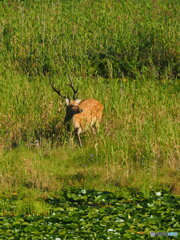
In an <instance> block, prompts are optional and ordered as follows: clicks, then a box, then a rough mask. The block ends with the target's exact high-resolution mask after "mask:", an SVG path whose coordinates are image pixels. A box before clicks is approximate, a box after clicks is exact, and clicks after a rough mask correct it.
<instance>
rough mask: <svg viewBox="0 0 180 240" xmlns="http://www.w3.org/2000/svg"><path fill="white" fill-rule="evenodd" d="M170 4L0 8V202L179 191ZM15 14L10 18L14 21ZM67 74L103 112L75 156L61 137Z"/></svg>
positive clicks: (10, 4)
mask: <svg viewBox="0 0 180 240" xmlns="http://www.w3.org/2000/svg"><path fill="white" fill-rule="evenodd" d="M177 6H178V2H177V1H150V0H148V1H144V0H141V1H133V0H130V1H115V0H112V1H105V0H102V1H90V0H85V1H80V0H79V1H78V0H74V1H55V0H48V1H41V0H39V1H26V0H25V1H10V0H9V1H8V0H4V1H1V3H0V26H1V27H0V36H1V44H0V60H1V66H0V95H1V99H0V164H1V168H0V192H1V193H0V194H2V193H3V192H6V193H7V192H8V191H9V192H11V193H12V192H13V191H15V192H17V193H18V194H19V195H21V194H22V196H23V194H24V195H26V196H28V195H29V194H30V192H31V191H32V192H34V193H33V194H34V196H39V195H43V196H44V195H50V194H51V193H55V192H58V191H59V190H60V189H61V188H64V187H67V186H76V187H77V186H78V187H79V186H81V187H82V186H83V187H87V188H97V189H101V190H104V189H111V190H114V189H117V188H119V187H120V186H127V185H128V186H129V185H130V186H134V187H139V188H142V189H147V188H148V187H151V186H155V185H156V186H157V185H159V184H160V185H168V186H169V187H170V188H172V190H173V191H174V192H175V193H179V185H178V171H179V170H178V167H179V166H178V156H179V150H178V135H179V128H178V108H179V104H178V91H179V88H178V82H177V80H176V79H177V76H178V75H177V74H178V70H177V66H178V63H177V57H178V45H177ZM14 13H16V14H14ZM67 75H71V76H72V77H73V78H74V80H75V82H76V84H79V97H80V98H82V99H84V98H89V97H93V98H96V99H98V100H100V101H101V102H102V103H103V104H104V106H105V110H104V116H103V122H102V124H101V130H100V132H99V133H98V134H97V135H91V134H90V133H86V134H84V136H83V139H82V141H83V148H82V149H80V148H79V147H78V145H77V144H76V142H73V141H71V136H70V135H71V133H70V134H68V133H66V132H65V131H64V128H63V125H62V120H63V117H64V112H65V106H64V102H63V101H62V100H61V99H59V97H58V96H56V94H55V93H54V92H53V91H52V89H51V87H50V85H49V78H51V79H52V80H53V81H54V82H55V84H56V85H57V87H58V86H59V87H60V88H61V90H62V91H63V92H67V91H69V90H68V89H67V86H66V82H67Z"/></svg>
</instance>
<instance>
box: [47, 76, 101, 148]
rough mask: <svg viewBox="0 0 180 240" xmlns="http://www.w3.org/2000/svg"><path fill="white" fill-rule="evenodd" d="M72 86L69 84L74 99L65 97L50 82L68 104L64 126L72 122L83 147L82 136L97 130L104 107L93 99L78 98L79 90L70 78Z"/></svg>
mask: <svg viewBox="0 0 180 240" xmlns="http://www.w3.org/2000/svg"><path fill="white" fill-rule="evenodd" d="M69 80H70V84H67V85H68V86H69V87H70V88H71V89H72V90H73V97H72V99H70V97H69V96H68V95H67V96H64V95H62V94H61V91H60V90H58V89H56V88H55V87H54V85H53V83H52V82H51V81H50V84H51V87H52V89H53V90H54V91H55V92H56V93H57V94H58V95H59V96H60V97H61V98H63V99H65V102H66V115H65V118H64V124H66V123H67V122H68V121H71V120H72V123H73V127H74V132H75V135H76V136H77V138H78V141H79V145H80V146H81V147H82V142H81V137H80V134H81V133H83V132H85V131H87V130H88V129H89V128H91V129H92V128H93V127H95V129H96V130H97V129H98V128H99V124H100V122H101V119H102V113H103V109H104V106H103V105H102V104H101V103H100V102H99V101H97V100H95V99H93V98H88V99H85V100H81V99H78V98H77V93H78V88H77V89H75V87H74V85H73V82H72V79H71V78H70V77H69Z"/></svg>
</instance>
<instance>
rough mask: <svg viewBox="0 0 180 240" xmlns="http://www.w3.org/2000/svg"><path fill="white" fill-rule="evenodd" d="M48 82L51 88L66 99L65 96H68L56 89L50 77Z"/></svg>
mask: <svg viewBox="0 0 180 240" xmlns="http://www.w3.org/2000/svg"><path fill="white" fill-rule="evenodd" d="M49 82H50V85H51V87H52V89H53V90H54V91H55V92H56V93H57V94H58V95H59V96H60V97H62V98H64V99H66V98H68V99H69V97H68V96H64V95H62V94H61V92H60V90H57V89H56V88H55V86H54V85H53V83H52V82H51V80H50V79H49Z"/></svg>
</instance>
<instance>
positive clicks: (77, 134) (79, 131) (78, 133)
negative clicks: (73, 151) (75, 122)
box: [75, 128, 82, 147]
mask: <svg viewBox="0 0 180 240" xmlns="http://www.w3.org/2000/svg"><path fill="white" fill-rule="evenodd" d="M80 133H81V128H76V129H75V134H76V136H77V138H78V141H79V146H80V147H82V142H81V137H80Z"/></svg>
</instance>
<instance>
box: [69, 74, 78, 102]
mask: <svg viewBox="0 0 180 240" xmlns="http://www.w3.org/2000/svg"><path fill="white" fill-rule="evenodd" d="M68 78H69V80H70V84H67V85H68V86H69V87H70V88H71V89H72V90H73V93H74V95H73V99H74V100H75V99H76V94H77V92H78V90H79V89H78V87H77V89H75V88H74V85H73V81H72V79H71V77H70V76H68Z"/></svg>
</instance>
